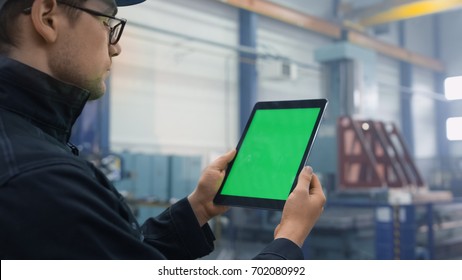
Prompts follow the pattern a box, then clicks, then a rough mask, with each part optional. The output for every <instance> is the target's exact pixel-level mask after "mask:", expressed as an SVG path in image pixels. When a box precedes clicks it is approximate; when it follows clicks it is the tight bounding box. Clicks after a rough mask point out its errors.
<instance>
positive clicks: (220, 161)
mask: <svg viewBox="0 0 462 280" xmlns="http://www.w3.org/2000/svg"><path fill="white" fill-rule="evenodd" d="M234 156H236V149H232V150H231V151H229V152H227V153H226V154H224V155H222V156H220V157H219V158H217V159H216V160H215V161H213V162H212V163H211V164H210V167H213V168H216V169H218V170H224V169H226V166H228V163H229V162H230V161H232V160H233V158H234Z"/></svg>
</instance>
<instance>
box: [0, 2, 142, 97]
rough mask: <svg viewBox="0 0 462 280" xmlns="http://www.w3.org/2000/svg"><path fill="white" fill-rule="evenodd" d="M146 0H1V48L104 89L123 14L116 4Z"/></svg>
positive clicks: (97, 91)
mask: <svg viewBox="0 0 462 280" xmlns="http://www.w3.org/2000/svg"><path fill="white" fill-rule="evenodd" d="M143 1H144V0H0V54H4V55H7V56H9V57H11V58H13V59H16V60H18V61H20V62H22V63H25V64H28V65H30V66H31V67H34V68H36V69H38V70H40V71H42V72H45V73H47V74H49V75H51V76H53V77H55V78H56V79H58V80H62V81H64V82H67V83H71V84H74V85H76V86H78V87H81V88H84V89H87V90H89V91H90V93H91V95H90V98H91V99H96V98H99V97H100V96H101V95H103V94H104V91H105V90H106V88H105V84H104V81H105V79H106V78H107V76H108V74H109V70H110V68H111V65H112V57H114V56H117V55H119V54H120V52H121V48H120V45H119V44H118V39H120V35H121V32H122V31H123V27H124V25H125V20H123V19H119V18H117V17H115V15H116V13H117V7H118V6H127V5H133V4H137V3H140V2H143Z"/></svg>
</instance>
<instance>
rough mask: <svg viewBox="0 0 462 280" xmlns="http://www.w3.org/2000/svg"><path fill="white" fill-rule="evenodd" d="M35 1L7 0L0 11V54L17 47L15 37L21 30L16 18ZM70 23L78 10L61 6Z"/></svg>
mask: <svg viewBox="0 0 462 280" xmlns="http://www.w3.org/2000/svg"><path fill="white" fill-rule="evenodd" d="M34 1H35V0H14V1H13V0H9V1H7V2H6V3H5V5H4V6H3V8H2V9H1V10H0V54H4V53H7V52H8V49H9V48H10V47H12V46H17V37H18V34H20V32H21V30H20V28H19V27H18V25H17V24H16V21H17V19H18V16H19V15H20V14H21V13H23V11H24V9H27V8H29V7H31V6H32V4H33V3H34ZM85 1H87V0H61V1H60V2H65V3H68V4H71V5H79V4H80V5H81V4H82V3H83V2H85ZM63 8H64V9H66V12H67V13H68V15H69V18H70V20H71V21H73V20H75V19H76V18H77V14H78V13H79V11H78V10H76V9H72V8H70V7H68V6H63Z"/></svg>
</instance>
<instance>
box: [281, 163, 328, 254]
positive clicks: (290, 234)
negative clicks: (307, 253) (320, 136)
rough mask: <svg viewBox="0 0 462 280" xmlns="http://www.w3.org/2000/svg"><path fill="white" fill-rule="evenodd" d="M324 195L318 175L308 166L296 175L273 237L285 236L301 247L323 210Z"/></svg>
mask: <svg viewBox="0 0 462 280" xmlns="http://www.w3.org/2000/svg"><path fill="white" fill-rule="evenodd" d="M325 203H326V197H325V195H324V192H323V190H322V186H321V183H320V182H319V179H318V177H317V176H316V175H315V174H313V169H312V168H311V167H309V166H307V167H305V168H303V170H302V172H300V175H299V176H298V182H297V186H296V187H295V188H294V190H293V191H292V193H291V194H290V195H289V198H288V199H287V201H286V204H285V205H284V209H283V210H282V217H281V222H280V224H279V225H278V226H277V227H276V229H275V231H274V239H277V238H287V239H289V240H291V241H293V242H294V243H295V244H297V245H298V246H299V247H302V245H303V242H304V241H305V239H306V237H307V236H308V234H309V233H310V231H311V229H312V228H313V226H314V224H315V223H316V221H317V220H318V218H319V217H320V216H321V213H322V211H323V210H324V204H325Z"/></svg>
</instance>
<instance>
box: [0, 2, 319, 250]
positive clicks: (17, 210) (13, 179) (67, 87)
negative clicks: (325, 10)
mask: <svg viewBox="0 0 462 280" xmlns="http://www.w3.org/2000/svg"><path fill="white" fill-rule="evenodd" d="M139 2H143V0H117V1H115V0H21V1H19V0H0V227H1V230H0V257H1V258H2V259H194V258H199V257H202V256H204V255H207V254H209V253H210V252H211V251H212V250H213V241H214V236H213V234H212V232H211V230H210V227H209V226H208V225H207V222H208V221H209V220H210V219H211V218H213V217H215V216H217V215H219V214H222V213H224V212H225V211H226V210H227V207H224V206H217V205H214V204H213V202H212V201H213V197H214V195H215V193H216V191H217V186H219V183H220V180H222V179H223V176H224V170H226V166H227V164H228V162H230V161H231V160H232V159H233V157H234V154H235V151H231V152H229V153H227V154H225V155H223V156H221V157H220V158H218V159H217V160H216V161H214V162H213V163H212V164H211V165H210V166H208V167H207V168H206V169H205V170H204V172H203V174H202V176H201V178H200V180H199V182H198V185H197V187H196V189H195V190H194V192H193V193H192V194H190V195H189V196H188V197H187V198H184V199H182V200H180V201H179V202H178V203H176V204H174V205H172V206H171V207H170V208H168V209H167V210H165V212H163V213H162V214H161V215H159V216H158V217H156V218H150V219H148V220H147V221H146V222H145V223H144V224H143V225H141V226H140V225H138V223H137V222H136V220H135V218H134V216H133V215H132V213H131V211H130V210H129V208H128V206H127V205H126V203H125V202H124V200H123V198H122V197H121V196H120V194H119V193H118V192H117V191H116V189H115V188H114V187H113V186H112V184H111V183H110V182H109V181H108V179H107V178H106V177H105V176H104V175H103V174H102V173H101V172H100V171H99V170H97V169H96V168H95V167H94V166H93V165H92V164H90V163H89V162H86V161H85V160H83V159H82V158H80V157H79V156H78V151H77V150H76V148H75V147H74V146H72V145H71V144H69V143H68V140H69V137H70V134H71V128H72V125H73V124H74V122H75V120H76V118H77V117H78V116H79V114H80V113H81V111H82V108H83V107H84V105H85V103H86V101H87V100H89V99H97V98H99V97H101V96H102V95H103V94H104V92H105V90H106V88H105V83H104V81H105V79H106V78H107V76H108V74H109V70H110V68H111V64H112V58H114V57H115V56H117V55H119V54H120V52H121V47H120V45H119V39H120V37H121V35H122V32H123V27H124V25H125V20H121V19H118V18H116V17H115V14H116V12H117V6H126V5H133V4H138V3H139ZM324 203H325V197H324V194H323V192H322V188H321V185H320V183H319V180H318V178H317V177H316V175H314V174H313V173H312V170H311V168H309V167H307V168H305V169H304V170H303V171H302V172H301V174H300V176H299V179H298V185H297V187H296V188H295V190H294V191H293V193H292V194H291V195H290V197H289V199H288V201H287V203H286V206H285V208H284V210H283V215H282V218H281V222H280V224H279V225H278V227H277V228H276V230H275V233H274V238H275V239H274V241H273V242H271V243H270V244H269V245H268V246H267V247H266V248H265V249H264V250H263V251H262V252H260V253H259V254H258V255H257V256H256V258H257V259H300V258H302V257H303V255H302V252H301V249H300V247H301V246H302V244H303V242H304V240H305V238H306V237H307V235H308V234H309V232H310V230H311V229H312V227H313V225H314V223H315V222H316V220H317V219H318V217H319V215H320V214H321V212H322V207H323V205H324Z"/></svg>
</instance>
